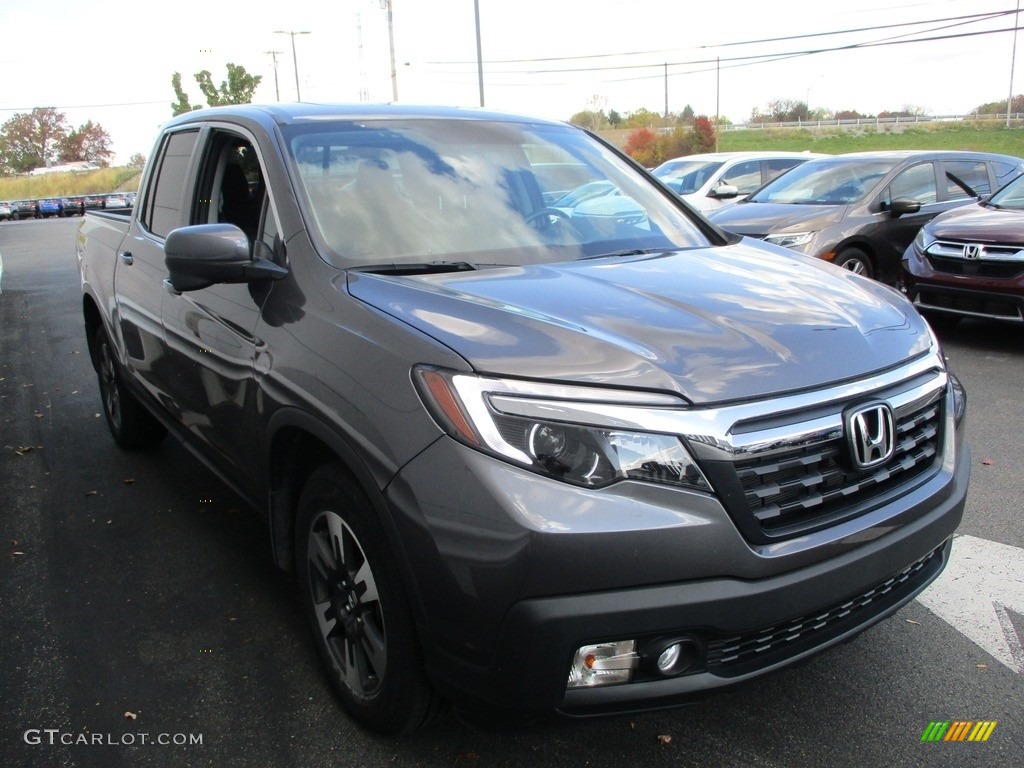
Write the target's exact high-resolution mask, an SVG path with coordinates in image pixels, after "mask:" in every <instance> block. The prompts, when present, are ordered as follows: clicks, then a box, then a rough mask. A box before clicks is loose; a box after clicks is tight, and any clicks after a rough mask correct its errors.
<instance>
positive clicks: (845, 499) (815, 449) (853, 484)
mask: <svg viewBox="0 0 1024 768" xmlns="http://www.w3.org/2000/svg"><path fill="white" fill-rule="evenodd" d="M941 412H942V408H941V403H940V402H938V401H933V402H930V403H927V404H925V405H923V406H921V407H918V408H917V409H915V410H913V411H912V412H906V413H903V414H900V415H899V416H898V420H897V424H896V449H895V451H894V453H893V456H892V458H891V459H890V460H889V461H887V462H886V463H885V464H883V465H882V466H880V467H876V468H874V469H871V470H867V471H858V470H856V469H854V468H853V467H852V466H851V462H850V461H849V459H848V455H847V454H848V452H847V449H846V445H845V440H844V439H843V437H842V436H836V437H833V438H832V439H829V440H826V441H824V442H822V443H819V444H816V445H811V446H804V447H800V448H797V449H794V450H791V451H785V452H782V453H779V454H776V455H773V456H772V457H771V459H770V460H765V459H751V460H746V461H740V462H737V463H736V464H735V470H736V474H737V477H738V479H739V482H740V485H741V486H742V488H743V493H744V497H745V498H746V502H747V507H748V509H749V513H750V514H751V515H753V517H754V518H755V519H756V520H757V522H758V524H759V525H760V526H761V527H762V529H764V530H765V532H769V533H770V532H773V531H776V530H779V529H781V528H785V527H788V526H792V525H795V524H799V523H801V522H805V521H807V520H808V519H810V518H820V517H821V516H827V515H829V514H831V513H834V512H841V511H843V510H846V509H849V508H851V507H852V506H854V505H857V504H859V503H860V502H863V501H865V500H867V499H870V498H872V497H874V496H876V495H878V494H880V493H883V492H885V491H886V490H888V489H890V488H892V487H894V486H899V485H902V484H904V483H907V482H908V481H910V480H911V479H913V478H914V477H917V476H918V475H920V474H921V473H923V472H926V471H927V470H928V469H929V468H930V467H931V466H932V465H933V464H934V463H935V457H936V456H937V454H938V451H939V444H938V440H939V432H940V424H941Z"/></svg>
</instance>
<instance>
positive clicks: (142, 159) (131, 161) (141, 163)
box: [128, 152, 146, 171]
mask: <svg viewBox="0 0 1024 768" xmlns="http://www.w3.org/2000/svg"><path fill="white" fill-rule="evenodd" d="M128 167H129V168H138V169H139V170H140V171H141V170H142V169H143V168H145V167H146V156H145V155H144V154H142V153H141V152H136V153H135V154H133V155H132V156H131V157H129V158H128Z"/></svg>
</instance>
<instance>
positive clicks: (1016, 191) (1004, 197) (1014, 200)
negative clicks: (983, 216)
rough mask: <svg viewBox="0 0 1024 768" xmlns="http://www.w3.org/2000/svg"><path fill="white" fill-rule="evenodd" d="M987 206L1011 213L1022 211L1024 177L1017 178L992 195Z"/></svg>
mask: <svg viewBox="0 0 1024 768" xmlns="http://www.w3.org/2000/svg"><path fill="white" fill-rule="evenodd" d="M988 204H989V205H991V206H994V207H996V208H1006V209H1008V210H1011V211H1024V176H1018V177H1017V178H1016V179H1014V180H1013V181H1011V182H1010V183H1009V184H1007V185H1006V186H1005V187H1003V188H1002V189H1000V190H999V191H998V192H996V193H995V194H994V195H992V197H990V198H989V201H988Z"/></svg>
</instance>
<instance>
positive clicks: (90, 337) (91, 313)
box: [82, 293, 103, 369]
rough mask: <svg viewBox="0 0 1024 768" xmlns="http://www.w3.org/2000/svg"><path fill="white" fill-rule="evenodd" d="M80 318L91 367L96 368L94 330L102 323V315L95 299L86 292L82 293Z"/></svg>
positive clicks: (97, 366)
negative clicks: (83, 326)
mask: <svg viewBox="0 0 1024 768" xmlns="http://www.w3.org/2000/svg"><path fill="white" fill-rule="evenodd" d="M82 318H83V320H84V321H85V338H86V344H87V345H88V348H89V359H90V360H91V361H92V367H93V368H95V369H98V368H99V363H98V361H97V358H96V342H95V339H96V330H97V329H98V328H99V327H100V326H101V325H103V315H101V314H100V308H99V307H98V306H97V304H96V300H95V299H94V298H93V297H92V295H90V294H88V293H86V294H83V295H82Z"/></svg>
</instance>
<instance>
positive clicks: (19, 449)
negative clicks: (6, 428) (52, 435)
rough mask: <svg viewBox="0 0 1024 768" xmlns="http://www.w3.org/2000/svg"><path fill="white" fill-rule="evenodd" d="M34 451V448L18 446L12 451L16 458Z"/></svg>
mask: <svg viewBox="0 0 1024 768" xmlns="http://www.w3.org/2000/svg"><path fill="white" fill-rule="evenodd" d="M34 450H35V448H33V447H32V446H31V445H19V446H18V447H17V448H15V449H14V453H15V454H16V455H18V456H24V455H25V454H26V453H32V451H34Z"/></svg>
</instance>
